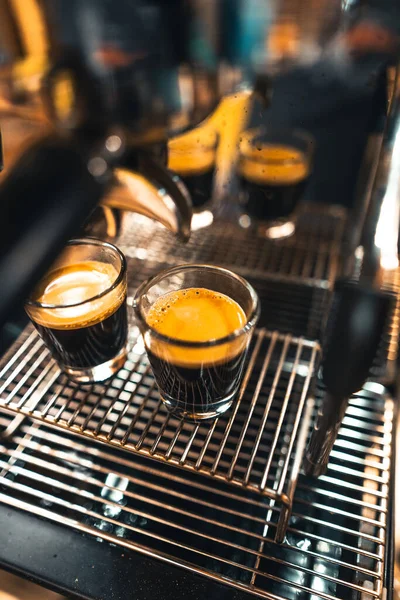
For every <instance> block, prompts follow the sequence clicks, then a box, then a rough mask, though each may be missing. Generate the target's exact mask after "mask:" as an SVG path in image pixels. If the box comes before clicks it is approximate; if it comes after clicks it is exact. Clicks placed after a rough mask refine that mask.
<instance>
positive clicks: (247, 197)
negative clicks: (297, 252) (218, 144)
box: [238, 127, 314, 239]
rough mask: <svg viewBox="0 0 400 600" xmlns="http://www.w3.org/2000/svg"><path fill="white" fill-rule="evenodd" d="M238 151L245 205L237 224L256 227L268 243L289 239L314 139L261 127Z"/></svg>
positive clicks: (247, 135)
mask: <svg viewBox="0 0 400 600" xmlns="http://www.w3.org/2000/svg"><path fill="white" fill-rule="evenodd" d="M239 150H240V155H239V163H238V174H239V181H240V187H241V195H242V200H243V205H244V214H242V215H241V217H240V219H239V223H240V224H241V225H242V226H245V227H248V226H250V225H255V226H256V227H257V228H258V229H259V230H260V231H261V232H262V233H264V234H265V235H266V236H267V237H269V238H271V239H280V238H285V237H288V236H290V235H292V234H293V233H294V231H295V226H296V225H295V223H296V208H297V206H298V203H299V200H300V199H301V196H302V194H303V192H304V190H305V188H306V185H307V182H308V178H309V176H310V174H311V168H312V157H313V150H314V139H313V137H312V136H311V135H310V134H308V133H307V132H305V131H301V130H297V129H284V128H279V127H261V128H259V129H252V130H248V131H247V132H245V133H244V134H243V136H242V138H241V142H240V147H239Z"/></svg>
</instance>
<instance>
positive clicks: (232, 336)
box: [133, 265, 259, 421]
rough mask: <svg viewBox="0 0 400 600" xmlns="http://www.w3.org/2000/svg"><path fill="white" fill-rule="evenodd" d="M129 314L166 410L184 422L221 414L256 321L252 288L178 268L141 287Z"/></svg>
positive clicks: (217, 273) (225, 276)
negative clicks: (138, 328) (133, 313)
mask: <svg viewBox="0 0 400 600" xmlns="http://www.w3.org/2000/svg"><path fill="white" fill-rule="evenodd" d="M133 308H134V311H135V315H136V319H137V321H138V324H139V327H140V329H141V332H142V335H143V339H144V343H145V347H146V350H147V355H148V358H149V361H150V364H151V366H152V369H153V373H154V377H155V380H156V382H157V385H158V387H159V390H160V394H161V399H162V401H163V402H164V404H165V405H166V406H167V407H168V409H169V410H170V411H171V412H172V413H173V414H174V415H176V416H178V417H180V418H183V419H186V420H191V421H201V420H203V419H212V418H215V417H217V416H218V415H220V414H222V413H224V412H225V411H226V410H228V408H229V407H230V406H231V404H232V402H233V401H234V398H235V396H236V394H237V392H238V389H239V385H240V382H241V377H242V371H243V365H244V360H245V357H246V353H247V348H248V346H249V343H250V340H251V336H252V334H253V331H254V328H255V325H256V323H257V320H258V316H259V301H258V297H257V294H256V292H255V291H254V289H253V288H252V287H251V285H250V284H249V283H248V282H247V281H245V280H244V279H242V278H241V277H239V276H238V275H235V274H234V273H232V272H231V271H228V270H227V269H222V268H219V267H213V266H207V265H182V266H178V267H174V268H171V269H168V270H166V271H163V272H161V273H159V274H158V275H156V276H155V277H153V278H152V279H150V280H149V281H147V282H145V283H143V284H142V285H141V286H140V287H139V289H138V290H137V292H136V295H135V298H134V302H133Z"/></svg>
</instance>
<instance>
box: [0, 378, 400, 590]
mask: <svg viewBox="0 0 400 600" xmlns="http://www.w3.org/2000/svg"><path fill="white" fill-rule="evenodd" d="M392 419H393V402H392V400H391V399H390V397H388V396H387V395H386V394H385V392H384V389H383V388H382V387H381V386H375V387H370V389H366V390H365V391H362V392H360V394H358V395H357V396H356V397H354V398H352V400H351V402H350V407H349V409H348V414H347V416H346V418H345V421H344V424H343V427H342V429H341V432H340V434H339V438H338V440H337V442H336V445H335V448H334V451H333V454H332V460H331V463H330V467H329V470H328V472H327V474H326V475H325V476H323V477H321V478H320V479H319V480H318V481H315V480H313V479H307V478H305V477H303V476H301V477H300V479H299V483H298V486H297V490H296V494H295V498H294V506H293V513H292V517H291V520H290V523H289V527H288V530H287V534H286V537H285V540H284V542H283V544H281V545H277V544H275V543H274V541H273V535H274V529H275V524H276V518H277V515H276V512H277V508H276V507H275V506H274V505H272V504H271V502H270V501H269V500H268V499H265V498H260V497H259V496H257V495H255V494H254V493H252V492H251V491H250V490H246V489H244V488H237V487H234V488H232V487H230V486H229V485H227V484H226V483H224V482H222V481H218V480H215V479H214V480H213V481H212V482H210V480H209V479H204V478H202V477H201V476H199V474H198V473H190V472H182V471H180V470H178V469H176V468H174V467H172V466H166V465H160V464H158V463H157V462H154V461H153V462H149V460H148V459H146V458H142V457H140V456H138V455H135V456H133V455H132V454H131V453H127V452H125V451H123V450H119V449H113V448H111V447H110V446H108V447H107V446H104V445H100V444H98V443H96V442H95V441H89V440H85V439H83V438H81V439H78V438H77V436H76V435H71V434H69V433H67V432H62V431H59V430H55V429H54V428H52V427H49V426H46V425H44V424H38V423H31V421H30V420H29V419H27V420H26V421H25V422H24V423H23V425H22V427H21V428H20V429H19V430H18V431H17V433H16V435H14V437H13V438H11V439H8V440H3V441H0V450H1V459H0V469H1V473H0V501H1V502H3V503H5V504H9V505H11V506H14V507H18V508H20V509H22V510H25V511H28V512H31V513H34V514H37V515H40V516H42V517H44V518H46V519H50V520H52V521H55V522H57V523H61V524H64V525H66V526H68V527H72V528H74V529H78V530H79V531H82V532H85V533H88V534H90V535H93V536H95V537H96V539H97V540H98V541H99V543H101V542H102V541H108V542H112V543H114V544H117V545H119V546H122V547H125V548H131V549H134V550H136V551H138V552H141V553H143V554H145V555H147V556H154V557H157V558H159V559H161V560H163V561H166V562H168V563H170V564H176V565H179V566H180V567H181V568H184V569H186V570H189V571H192V572H195V573H200V574H202V575H204V576H206V577H211V578H213V579H216V580H218V581H220V582H223V583H225V584H227V585H231V586H234V587H236V588H239V589H242V590H243V591H248V592H250V593H251V594H253V595H255V596H259V597H262V598H268V599H270V600H278V599H281V598H282V599H291V598H293V599H294V598H298V597H299V596H300V597H302V598H322V599H324V600H333V599H337V598H340V599H343V600H350V599H351V598H354V596H357V597H361V598H363V599H364V598H365V599H368V600H372V599H374V598H382V597H384V595H385V591H386V590H385V588H384V560H385V554H386V546H385V544H386V528H387V525H388V512H387V510H388V496H389V482H388V475H389V468H390V459H391V427H392ZM11 420H12V416H10V415H7V414H6V413H3V412H2V413H1V415H0V427H2V428H3V429H4V428H5V427H7V425H9V423H10V421H11Z"/></svg>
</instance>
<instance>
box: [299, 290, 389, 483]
mask: <svg viewBox="0 0 400 600" xmlns="http://www.w3.org/2000/svg"><path fill="white" fill-rule="evenodd" d="M392 303H393V298H392V297H391V296H390V295H389V294H386V293H384V292H381V291H379V290H375V289H373V288H370V287H367V286H365V285H361V284H359V283H353V282H350V281H341V282H338V284H337V286H336V289H335V292H334V299H333V304H332V309H331V312H330V316H329V320H328V325H327V333H326V340H325V344H324V352H323V361H322V368H321V371H322V382H323V384H324V386H325V388H326V392H325V395H324V398H323V401H322V404H321V407H320V409H319V412H318V415H317V419H316V423H315V426H314V429H313V431H312V434H311V438H310V441H309V444H308V447H307V449H306V454H305V459H304V465H303V468H304V471H305V473H306V474H307V475H313V476H314V477H319V476H320V475H321V474H323V473H325V471H326V469H327V466H328V461H329V456H330V453H331V450H332V448H333V445H334V443H335V441H336V438H337V435H338V432H339V428H340V426H341V423H342V421H343V418H344V415H345V412H346V409H347V405H348V401H349V398H350V396H351V395H352V394H354V393H356V392H358V391H359V390H360V389H361V388H362V387H363V385H364V383H365V382H366V380H367V378H368V376H369V373H370V370H371V367H372V364H373V361H374V358H375V356H376V352H377V349H378V347H379V343H380V341H381V339H382V335H383V332H384V331H385V327H386V326H387V322H388V317H389V315H390V311H391V309H392Z"/></svg>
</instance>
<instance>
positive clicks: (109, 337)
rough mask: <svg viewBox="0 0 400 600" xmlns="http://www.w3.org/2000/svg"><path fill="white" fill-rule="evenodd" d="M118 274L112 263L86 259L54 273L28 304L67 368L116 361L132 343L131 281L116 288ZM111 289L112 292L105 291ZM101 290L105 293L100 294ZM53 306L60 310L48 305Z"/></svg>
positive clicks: (42, 334)
mask: <svg viewBox="0 0 400 600" xmlns="http://www.w3.org/2000/svg"><path fill="white" fill-rule="evenodd" d="M117 276H118V273H117V271H116V270H115V269H114V267H113V266H112V265H110V264H105V263H101V262H97V261H86V262H81V263H78V264H72V265H69V266H67V267H63V268H60V269H56V270H54V271H51V272H50V273H49V274H48V275H47V276H46V278H45V279H44V280H42V282H41V283H40V284H39V286H38V288H37V290H36V291H35V295H34V297H33V300H35V301H36V302H39V303H40V304H41V305H42V306H40V307H37V306H32V305H29V306H27V311H28V314H29V316H30V317H31V319H32V321H33V323H34V325H35V327H36V329H37V330H38V332H39V333H40V335H41V336H42V338H43V340H44V341H45V343H46V345H47V346H48V347H49V349H50V350H51V352H52V354H53V356H54V358H55V359H56V360H57V361H58V362H59V363H61V364H62V365H65V366H67V367H71V368H79V369H82V368H87V367H95V366H98V365H101V364H103V363H105V362H107V361H109V360H111V359H113V358H114V357H115V356H116V355H118V353H119V352H120V351H122V350H123V349H124V347H125V345H126V340H127V331H128V325H127V312H126V302H125V300H126V285H125V284H124V283H122V284H120V285H118V286H117V287H115V289H111V290H110V288H112V286H113V282H115V281H116V279H117ZM105 290H109V291H108V292H106V293H104V294H103V292H104V291H105ZM99 294H103V295H101V296H100V297H98V298H96V296H98V295H99ZM43 305H45V306H46V305H53V306H56V307H57V308H50V307H49V308H46V307H43Z"/></svg>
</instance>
